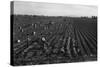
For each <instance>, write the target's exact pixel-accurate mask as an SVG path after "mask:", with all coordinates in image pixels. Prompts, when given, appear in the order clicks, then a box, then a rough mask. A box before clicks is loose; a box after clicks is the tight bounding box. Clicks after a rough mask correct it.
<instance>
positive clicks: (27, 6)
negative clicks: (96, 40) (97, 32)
mask: <svg viewBox="0 0 100 67" xmlns="http://www.w3.org/2000/svg"><path fill="white" fill-rule="evenodd" d="M97 11H98V9H97V7H96V6H84V5H72V4H54V3H43V2H24V1H14V14H24V15H46V16H97V14H98V13H97Z"/></svg>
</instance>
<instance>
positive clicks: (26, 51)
mask: <svg viewBox="0 0 100 67" xmlns="http://www.w3.org/2000/svg"><path fill="white" fill-rule="evenodd" d="M11 19H12V21H11V24H12V29H11V30H12V32H11V33H12V35H11V37H12V39H11V40H12V44H11V46H12V48H11V49H12V50H11V57H12V59H11V60H12V65H14V66H16V65H37V64H54V63H71V62H84V61H96V60H97V17H91V18H89V17H65V16H35V15H34V16H33V15H11Z"/></svg>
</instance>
